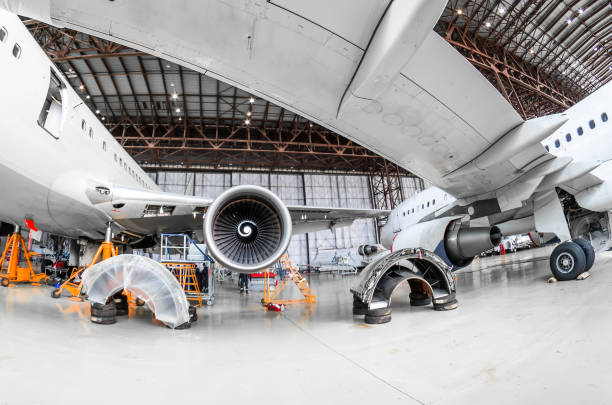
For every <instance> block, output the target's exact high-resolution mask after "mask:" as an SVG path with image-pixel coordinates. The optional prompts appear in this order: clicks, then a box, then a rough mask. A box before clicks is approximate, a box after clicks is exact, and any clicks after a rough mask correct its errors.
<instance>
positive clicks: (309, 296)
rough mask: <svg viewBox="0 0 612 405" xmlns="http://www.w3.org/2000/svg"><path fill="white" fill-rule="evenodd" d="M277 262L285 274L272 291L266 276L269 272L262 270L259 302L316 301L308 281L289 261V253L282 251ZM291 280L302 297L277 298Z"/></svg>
mask: <svg viewBox="0 0 612 405" xmlns="http://www.w3.org/2000/svg"><path fill="white" fill-rule="evenodd" d="M279 262H280V265H281V266H282V267H283V269H284V270H285V271H286V272H287V275H286V276H285V278H284V279H283V280H282V281H281V282H280V284H279V285H277V286H276V288H274V290H273V291H271V289H270V279H269V276H268V275H269V272H268V271H267V270H266V271H265V272H264V296H263V298H262V300H261V303H262V304H263V305H270V304H277V305H280V304H283V305H287V304H314V303H316V302H317V297H316V296H315V295H314V293H313V292H312V290H311V289H310V286H309V285H308V282H307V281H306V279H305V278H304V277H303V276H302V275H301V274H300V272H299V270H298V268H297V266H296V265H295V264H293V263H292V262H291V259H289V255H288V254H287V253H284V254H283V255H282V256H281V258H280V260H279ZM292 281H293V283H295V285H296V286H297V288H298V290H299V291H300V293H301V294H302V298H294V299H283V298H279V297H278V296H279V295H280V293H281V291H282V290H283V289H284V288H285V287H286V286H287V285H289V283H290V282H292Z"/></svg>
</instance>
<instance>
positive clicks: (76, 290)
mask: <svg viewBox="0 0 612 405" xmlns="http://www.w3.org/2000/svg"><path fill="white" fill-rule="evenodd" d="M117 255H118V249H117V248H115V246H114V245H113V242H112V233H111V227H110V223H109V224H108V226H107V228H106V235H105V238H104V242H102V244H101V245H100V247H99V248H98V251H97V252H96V255H95V256H94V258H93V259H92V261H91V263H89V265H88V266H85V267H81V268H75V269H73V270H72V273H71V274H70V277H68V280H66V281H65V282H64V283H63V284H62V285H61V286H59V288H57V289H55V290H53V291H52V292H51V297H53V298H59V297H61V296H62V292H63V291H64V290H66V291H68V293H69V294H70V297H71V299H78V300H81V297H80V296H81V288H82V284H81V274H83V272H84V271H85V270H86V269H88V268H90V267H91V266H93V265H94V264H96V263H98V262H101V261H103V260H106V259H109V258H111V257H113V256H117Z"/></svg>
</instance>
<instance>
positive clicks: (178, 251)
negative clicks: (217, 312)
mask: <svg viewBox="0 0 612 405" xmlns="http://www.w3.org/2000/svg"><path fill="white" fill-rule="evenodd" d="M161 237H162V238H161V245H160V247H161V255H160V258H161V263H162V264H163V265H164V266H166V267H167V268H168V270H170V271H171V272H172V274H174V276H175V277H176V279H177V280H178V282H179V284H180V285H181V287H182V288H183V291H184V292H185V297H186V298H187V300H188V301H190V302H194V303H195V304H196V305H197V306H199V307H201V306H202V302H203V301H206V304H207V305H212V304H213V303H214V300H215V295H214V285H215V282H214V278H213V265H214V262H215V261H214V259H213V258H212V257H210V256H209V255H207V254H206V253H204V251H203V250H202V249H201V248H200V246H198V244H197V243H196V242H195V241H194V240H193V239H191V238H190V237H189V236H188V235H185V234H182V233H180V234H177V233H163V234H162V235H161ZM205 262H208V264H209V266H208V274H207V277H208V291H207V292H204V291H203V290H202V289H201V288H200V285H199V284H198V281H197V278H196V264H198V263H200V264H203V263H205Z"/></svg>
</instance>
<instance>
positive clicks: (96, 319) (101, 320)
mask: <svg viewBox="0 0 612 405" xmlns="http://www.w3.org/2000/svg"><path fill="white" fill-rule="evenodd" d="M89 320H90V321H92V322H93V323H97V324H100V325H112V324H114V323H115V322H117V319H116V318H115V317H114V316H95V315H92V316H91V317H90V318H89Z"/></svg>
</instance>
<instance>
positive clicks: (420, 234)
mask: <svg viewBox="0 0 612 405" xmlns="http://www.w3.org/2000/svg"><path fill="white" fill-rule="evenodd" d="M501 238H502V234H501V232H500V230H499V228H497V227H496V226H492V227H490V226H485V227H469V226H467V225H466V224H462V222H461V220H460V217H444V218H438V219H434V220H431V221H426V222H421V223H418V224H415V225H412V226H410V227H408V228H406V229H403V230H402V231H401V232H400V233H398V234H397V235H396V236H395V239H394V241H393V245H392V246H391V247H392V250H393V251H397V250H399V249H405V248H423V249H427V250H429V251H431V252H434V253H436V254H437V255H438V256H440V257H441V258H442V259H443V260H445V261H446V262H447V263H448V264H449V265H453V266H456V267H464V266H467V265H468V264H470V263H471V262H472V260H473V259H474V256H476V255H477V254H479V253H481V252H484V251H485V250H488V249H491V248H492V247H494V246H497V245H498V244H499V243H501Z"/></svg>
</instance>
